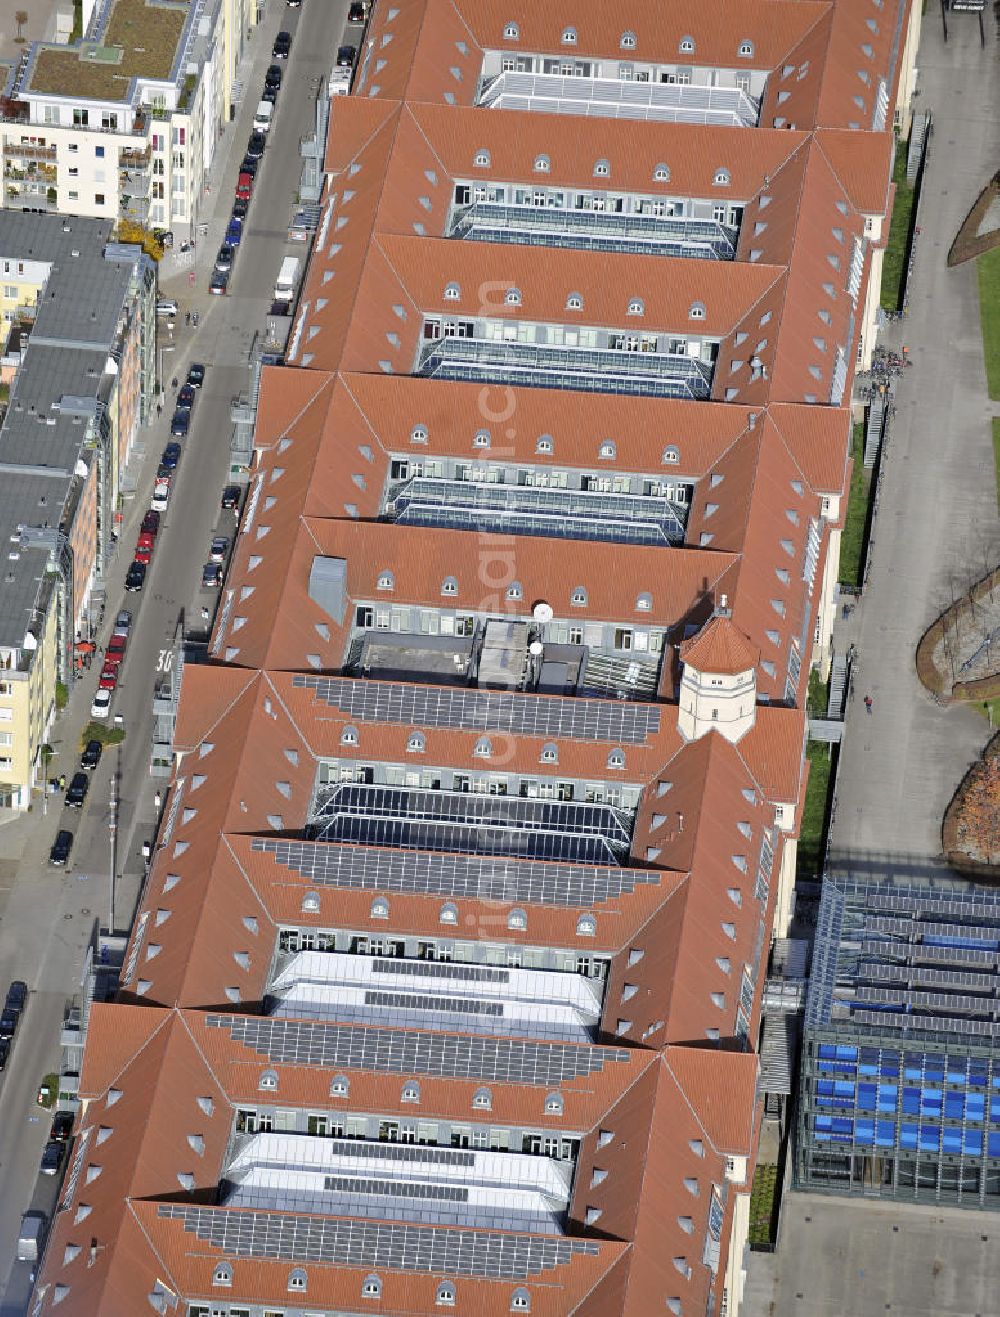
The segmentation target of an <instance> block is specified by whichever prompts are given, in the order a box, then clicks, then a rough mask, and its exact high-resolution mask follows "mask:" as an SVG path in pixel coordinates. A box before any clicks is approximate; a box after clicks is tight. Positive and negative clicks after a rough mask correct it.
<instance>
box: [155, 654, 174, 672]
mask: <svg viewBox="0 0 1000 1317" xmlns="http://www.w3.org/2000/svg"><path fill="white" fill-rule="evenodd" d="M173 666H174V651H173V650H172V649H161V650H160V657H159V658H158V659H157V660H156V671H157V672H169V671H170V669H171V668H172V667H173Z"/></svg>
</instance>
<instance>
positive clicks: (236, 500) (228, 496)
mask: <svg viewBox="0 0 1000 1317" xmlns="http://www.w3.org/2000/svg"><path fill="white" fill-rule="evenodd" d="M239 506H240V487H239V485H227V486H226V487H225V489H224V490H223V491H222V510H223V512H235V511H236V509H237V508H238V507H239Z"/></svg>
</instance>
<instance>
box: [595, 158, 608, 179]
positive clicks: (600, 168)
mask: <svg viewBox="0 0 1000 1317" xmlns="http://www.w3.org/2000/svg"><path fill="white" fill-rule="evenodd" d="M594 177H595V178H610V177H611V162H610V161H609V160H598V161H597V163H596V164H595V165H594Z"/></svg>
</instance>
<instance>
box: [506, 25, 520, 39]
mask: <svg viewBox="0 0 1000 1317" xmlns="http://www.w3.org/2000/svg"><path fill="white" fill-rule="evenodd" d="M520 35H521V31H520V29H519V28H518V26H517V24H516V23H508V24H507V25H506V26H505V27H504V30H503V36H504V40H505V41H516V40H517V39H518V37H519V36H520Z"/></svg>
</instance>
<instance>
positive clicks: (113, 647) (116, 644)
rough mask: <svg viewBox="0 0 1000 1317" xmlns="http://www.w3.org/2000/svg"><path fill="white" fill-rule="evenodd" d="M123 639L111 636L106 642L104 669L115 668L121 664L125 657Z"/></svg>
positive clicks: (122, 637)
mask: <svg viewBox="0 0 1000 1317" xmlns="http://www.w3.org/2000/svg"><path fill="white" fill-rule="evenodd" d="M125 643H126V642H125V637H124V636H112V637H111V639H110V640H109V641H108V649H107V653H106V654H105V655H104V666H105V667H106V668H111V667H115V668H117V666H118V664H119V663H121V661H122V659H124V657H125Z"/></svg>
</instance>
